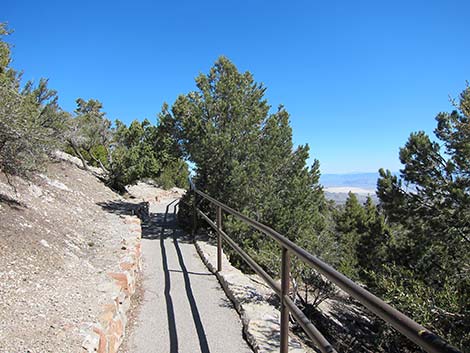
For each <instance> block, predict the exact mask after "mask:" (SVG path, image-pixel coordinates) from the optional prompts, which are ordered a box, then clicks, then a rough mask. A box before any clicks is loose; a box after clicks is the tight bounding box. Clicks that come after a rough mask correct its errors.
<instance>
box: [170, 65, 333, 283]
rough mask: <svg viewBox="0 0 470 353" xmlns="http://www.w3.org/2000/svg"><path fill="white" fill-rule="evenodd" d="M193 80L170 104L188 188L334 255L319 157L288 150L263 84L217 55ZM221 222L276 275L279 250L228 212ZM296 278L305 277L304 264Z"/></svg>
mask: <svg viewBox="0 0 470 353" xmlns="http://www.w3.org/2000/svg"><path fill="white" fill-rule="evenodd" d="M196 85H197V88H198V90H197V91H194V92H190V93H189V94H187V95H183V96H180V97H178V99H177V100H176V102H175V103H174V105H173V108H172V115H173V119H174V124H173V126H174V131H175V132H174V133H175V137H176V138H177V140H178V141H179V143H180V145H181V148H182V152H183V153H184V155H185V156H186V157H187V158H188V159H189V160H190V161H191V162H192V163H194V165H195V176H194V181H195V184H196V186H197V187H198V188H199V189H200V190H203V191H204V192H207V193H208V194H209V195H211V196H212V197H214V198H216V199H219V200H224V202H225V203H226V204H228V205H229V206H231V207H233V208H235V209H238V210H240V211H241V212H243V213H244V214H246V215H247V216H249V217H251V218H253V219H256V220H257V221H260V222H262V223H264V224H267V225H269V226H270V227H272V228H274V229H276V230H277V231H279V232H280V233H282V234H284V235H286V236H287V237H288V238H289V239H291V240H293V241H296V242H303V243H305V244H306V245H308V248H309V249H310V250H311V251H312V252H313V253H315V254H317V255H320V256H322V257H324V258H325V257H328V256H330V257H331V258H334V256H331V254H332V253H334V241H333V239H332V234H333V233H332V229H333V227H332V223H331V219H330V217H329V216H328V204H327V202H326V201H325V198H324V195H323V191H322V189H321V187H320V185H319V183H318V181H319V163H318V161H315V162H314V164H313V165H312V166H311V167H307V165H306V161H307V159H308V155H309V148H308V146H299V147H297V148H295V149H294V146H293V143H292V129H291V127H290V124H289V114H288V113H287V111H286V110H285V109H284V107H282V106H280V107H279V108H278V109H277V110H276V111H275V112H274V113H270V106H269V105H268V103H267V101H266V99H265V98H264V93H265V88H264V86H263V85H262V84H259V83H256V82H255V81H254V79H253V76H252V75H251V74H250V73H249V72H245V73H240V72H239V71H238V70H237V68H236V67H235V65H234V64H233V63H231V62H230V61H229V60H228V59H227V58H225V57H221V58H219V59H218V60H217V61H216V63H215V65H214V67H213V68H212V69H211V70H210V72H209V73H208V74H207V75H204V74H201V75H200V76H198V77H197V78H196ZM224 228H225V229H227V231H228V233H229V234H230V235H231V236H232V237H233V238H234V239H235V240H236V241H237V242H238V243H239V244H242V245H243V248H244V249H245V250H246V251H247V252H248V253H249V254H250V255H251V256H252V257H253V258H254V259H255V260H256V261H258V262H259V263H260V264H262V265H263V266H264V268H265V269H266V270H267V271H268V272H269V273H271V274H272V275H277V274H278V271H279V261H280V249H279V248H278V247H277V246H276V245H275V244H274V243H273V242H272V241H269V240H268V239H266V237H265V236H263V235H261V234H259V233H258V232H256V231H254V230H252V229H250V228H248V227H247V226H246V225H244V224H242V223H241V222H238V221H236V220H235V219H233V218H231V217H227V218H226V219H225V221H224ZM232 259H234V260H236V257H235V255H234V254H232ZM240 264H241V263H240ZM296 276H297V278H298V280H301V281H304V282H306V281H311V280H313V275H312V274H311V273H310V272H309V271H308V270H307V269H306V268H303V269H302V270H300V271H298V272H296ZM315 279H316V278H315Z"/></svg>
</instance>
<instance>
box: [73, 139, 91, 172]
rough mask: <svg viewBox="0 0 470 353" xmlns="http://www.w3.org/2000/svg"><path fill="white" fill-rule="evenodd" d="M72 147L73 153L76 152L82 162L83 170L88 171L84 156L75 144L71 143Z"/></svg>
mask: <svg viewBox="0 0 470 353" xmlns="http://www.w3.org/2000/svg"><path fill="white" fill-rule="evenodd" d="M70 146H71V147H72V149H73V151H74V152H75V153H76V154H77V155H78V156H79V157H80V159H81V160H82V164H83V169H85V170H88V166H87V165H86V160H85V158H84V157H83V155H82V154H81V153H80V151H79V150H78V148H77V147H75V145H74V144H73V143H71V144H70Z"/></svg>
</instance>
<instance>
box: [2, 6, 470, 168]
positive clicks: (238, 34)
mask: <svg viewBox="0 0 470 353" xmlns="http://www.w3.org/2000/svg"><path fill="white" fill-rule="evenodd" d="M469 13H470V2H469V1H468V0H461V1H459V0H448V1H444V0H441V1H432V0H428V1H360V0H356V1H313V0H310V1H283V2H280V1H279V2H278V1H256V0H251V1H246V0H239V1H220V0H219V1H203V0H201V1H165V2H161V1H140V0H134V1H98V0H96V1H79V2H78V1H47V0H44V1H22V0H6V2H5V1H3V3H2V11H1V12H0V21H2V22H5V21H7V22H8V23H9V26H10V28H11V29H13V30H14V31H15V32H14V34H13V35H12V36H11V37H10V38H9V39H8V40H9V41H10V42H11V43H13V44H14V48H13V59H14V61H13V67H15V68H16V69H20V70H23V71H24V77H25V78H26V79H34V80H39V78H41V77H46V78H49V80H50V86H51V87H52V88H54V89H56V90H58V92H59V96H60V103H61V105H62V107H63V108H64V109H66V110H69V111H72V110H73V109H74V107H75V99H76V98H78V97H82V98H96V99H99V100H101V101H102V102H103V104H104V108H105V109H104V110H105V111H106V112H107V113H108V117H109V118H110V119H113V120H114V119H116V118H119V119H121V120H123V121H125V122H130V121H131V120H133V119H139V120H141V119H143V118H145V117H147V118H150V119H151V120H153V121H155V117H156V114H157V113H158V112H159V111H160V108H161V105H162V103H163V102H164V101H166V102H169V103H170V104H171V103H172V102H173V101H174V100H175V99H176V97H177V96H178V95H179V94H182V93H187V92H189V91H191V90H193V89H194V88H195V85H194V78H195V77H196V76H197V75H198V74H199V73H201V72H202V73H206V72H208V70H209V68H210V67H211V66H212V64H213V63H214V61H215V60H216V59H217V57H218V56H220V55H225V56H227V57H228V58H230V59H231V60H232V61H233V62H234V63H235V64H236V65H237V67H238V68H239V69H240V70H242V71H245V70H248V71H250V72H252V73H253V74H254V76H255V79H256V80H257V81H259V82H263V83H264V84H265V85H266V86H267V87H268V90H267V98H268V100H269V102H270V104H271V105H272V106H273V107H277V106H278V105H279V104H284V105H285V107H286V108H287V110H288V111H289V112H290V113H291V121H292V126H293V130H294V142H295V143H296V144H303V143H308V144H309V145H310V147H311V155H312V157H314V158H318V159H319V160H320V163H321V169H322V172H324V173H344V172H374V171H376V170H377V169H378V168H380V167H384V168H389V169H391V170H398V169H399V168H400V164H399V161H398V149H399V147H400V146H402V145H403V144H404V143H405V142H406V139H407V137H408V135H409V134H410V132H412V131H416V130H425V131H427V132H432V130H433V128H434V125H435V124H434V123H435V121H434V117H435V115H436V114H437V113H438V112H439V111H449V110H450V109H451V106H450V104H449V95H450V96H453V97H457V96H458V94H459V93H460V91H461V90H462V89H463V88H464V87H465V82H466V80H470V60H469V57H470V45H469V43H470V42H469V40H470V26H469V25H468V14H469Z"/></svg>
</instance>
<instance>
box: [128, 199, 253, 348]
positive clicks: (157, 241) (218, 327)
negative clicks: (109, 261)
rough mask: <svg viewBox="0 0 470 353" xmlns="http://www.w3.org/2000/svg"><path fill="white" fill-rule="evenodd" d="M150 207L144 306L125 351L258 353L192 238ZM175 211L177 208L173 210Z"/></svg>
mask: <svg viewBox="0 0 470 353" xmlns="http://www.w3.org/2000/svg"><path fill="white" fill-rule="evenodd" d="M171 201H173V200H167V201H163V202H161V203H157V204H151V206H150V216H151V217H150V220H149V222H147V223H146V224H145V223H144V224H143V226H142V227H143V230H142V235H143V239H142V252H143V261H144V264H143V266H144V267H143V291H144V295H143V302H142V304H141V305H140V308H139V309H138V314H137V318H136V322H135V325H134V327H133V329H132V330H131V332H130V336H129V337H128V339H127V342H126V343H125V344H124V347H123V350H124V351H127V352H129V353H131V352H132V353H159V352H161V353H167V352H168V353H176V352H187V353H196V352H202V353H219V352H224V353H231V352H233V353H235V352H236V353H248V352H250V353H252V350H251V349H250V347H249V346H248V344H247V343H246V341H245V340H244V339H243V334H242V323H241V321H240V318H239V316H238V314H237V312H236V311H235V309H234V308H233V307H232V304H231V302H230V301H229V300H228V299H227V297H226V296H225V293H224V291H223V290H222V288H221V286H220V284H219V282H218V281H217V279H216V277H215V276H214V275H212V274H211V273H210V272H209V271H208V269H207V268H206V267H205V265H204V264H203V263H202V261H201V259H200V257H199V255H198V254H197V252H196V249H195V247H194V245H193V244H192V243H191V242H190V241H189V239H188V237H187V235H186V234H185V233H184V232H183V231H181V230H180V229H178V228H177V227H176V226H175V222H174V214H173V213H169V214H167V215H166V217H165V211H166V208H167V205H168V204H169V203H170V202H171ZM170 210H171V211H170V212H172V211H173V207H171V208H170Z"/></svg>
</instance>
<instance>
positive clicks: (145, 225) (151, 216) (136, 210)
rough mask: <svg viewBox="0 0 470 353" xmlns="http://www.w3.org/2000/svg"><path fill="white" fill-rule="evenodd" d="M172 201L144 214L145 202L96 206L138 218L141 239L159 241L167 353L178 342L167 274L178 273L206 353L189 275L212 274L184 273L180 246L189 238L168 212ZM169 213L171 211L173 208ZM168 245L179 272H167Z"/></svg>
mask: <svg viewBox="0 0 470 353" xmlns="http://www.w3.org/2000/svg"><path fill="white" fill-rule="evenodd" d="M176 201H177V200H175V201H174V202H172V203H170V204H169V205H168V206H167V208H166V212H165V213H148V211H147V212H146V213H144V214H142V207H147V210H148V204H147V205H145V203H141V204H136V203H131V202H125V201H111V202H106V203H100V204H99V205H100V206H101V207H102V208H103V209H104V210H106V211H108V212H111V213H114V214H118V215H137V216H139V218H140V219H141V227H142V238H143V239H148V240H155V241H159V242H160V250H161V258H162V268H163V272H164V296H165V303H166V315H167V320H168V329H169V341H170V353H177V352H178V342H179V339H180V337H178V330H177V326H176V320H175V310H174V304H173V299H172V296H171V284H172V283H171V273H181V274H182V275H183V279H184V286H185V292H186V297H187V300H188V303H189V306H190V309H191V315H192V319H193V322H194V326H195V328H196V332H197V336H198V341H199V348H200V351H201V352H202V353H210V350H209V345H208V342H207V337H206V333H205V331H204V326H203V324H202V321H201V316H200V313H199V310H198V307H197V303H196V300H195V297H194V293H193V290H192V288H191V278H190V276H212V274H211V273H198V272H191V271H188V269H187V267H186V264H185V261H184V256H183V253H182V251H181V247H180V243H192V242H193V238H192V237H191V236H189V235H188V234H186V233H185V232H184V231H183V230H181V229H180V228H179V227H178V225H177V222H176V215H175V213H170V206H174V203H175V202H176ZM173 212H175V208H174V207H173ZM168 240H170V241H168ZM169 245H170V246H172V247H174V250H175V252H176V255H177V259H178V264H179V267H180V269H177V270H176V269H173V270H170V269H169V267H168V255H167V251H169V250H170V249H167V247H168V246H169ZM183 339H184V337H183Z"/></svg>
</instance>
